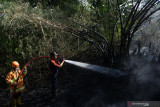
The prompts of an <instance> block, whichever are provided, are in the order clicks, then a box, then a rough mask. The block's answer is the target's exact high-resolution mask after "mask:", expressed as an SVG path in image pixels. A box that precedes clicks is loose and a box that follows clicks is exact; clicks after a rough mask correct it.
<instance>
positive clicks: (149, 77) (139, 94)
mask: <svg viewBox="0 0 160 107" xmlns="http://www.w3.org/2000/svg"><path fill="white" fill-rule="evenodd" d="M129 66H130V67H131V68H134V70H133V71H132V73H131V78H130V80H131V82H130V86H129V88H130V91H131V92H132V94H133V95H134V97H135V99H136V100H154V99H156V97H157V96H158V95H157V94H159V90H160V84H159V83H160V67H159V66H158V65H157V64H152V63H150V62H146V60H145V59H144V58H140V57H132V58H131V62H130V65H129Z"/></svg>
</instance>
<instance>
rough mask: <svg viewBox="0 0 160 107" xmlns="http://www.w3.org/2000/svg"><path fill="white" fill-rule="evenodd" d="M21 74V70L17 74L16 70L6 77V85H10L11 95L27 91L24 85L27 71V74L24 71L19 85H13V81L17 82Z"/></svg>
mask: <svg viewBox="0 0 160 107" xmlns="http://www.w3.org/2000/svg"><path fill="white" fill-rule="evenodd" d="M20 72H21V70H18V71H17V72H15V71H14V70H11V71H10V72H9V73H8V74H7V76H6V83H8V84H9V88H10V92H11V94H13V93H18V92H23V91H24V89H25V86H24V84H23V77H24V76H25V75H26V73H27V71H25V72H24V71H23V73H22V75H21V76H20V77H19V80H18V82H17V85H13V81H16V80H17V78H18V76H19V75H20ZM15 86H16V90H15Z"/></svg>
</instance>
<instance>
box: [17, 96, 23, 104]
mask: <svg viewBox="0 0 160 107" xmlns="http://www.w3.org/2000/svg"><path fill="white" fill-rule="evenodd" d="M17 105H19V106H21V105H23V103H21V96H19V97H18V98H17Z"/></svg>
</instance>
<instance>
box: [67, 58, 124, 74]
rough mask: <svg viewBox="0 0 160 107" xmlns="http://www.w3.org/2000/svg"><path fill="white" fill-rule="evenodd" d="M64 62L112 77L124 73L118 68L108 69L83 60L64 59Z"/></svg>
mask: <svg viewBox="0 0 160 107" xmlns="http://www.w3.org/2000/svg"><path fill="white" fill-rule="evenodd" d="M65 62H67V63H69V64H72V65H75V66H78V67H81V68H85V69H88V70H91V71H95V72H98V73H101V74H105V75H111V76H113V77H119V76H122V75H125V73H123V72H121V71H120V70H116V69H110V68H107V67H102V66H98V65H93V64H88V63H83V62H78V61H72V60H65Z"/></svg>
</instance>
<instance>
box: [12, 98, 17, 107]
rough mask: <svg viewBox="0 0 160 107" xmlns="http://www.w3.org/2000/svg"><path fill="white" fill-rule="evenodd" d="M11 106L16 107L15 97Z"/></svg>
mask: <svg viewBox="0 0 160 107" xmlns="http://www.w3.org/2000/svg"><path fill="white" fill-rule="evenodd" d="M13 107H17V101H16V99H13Z"/></svg>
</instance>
